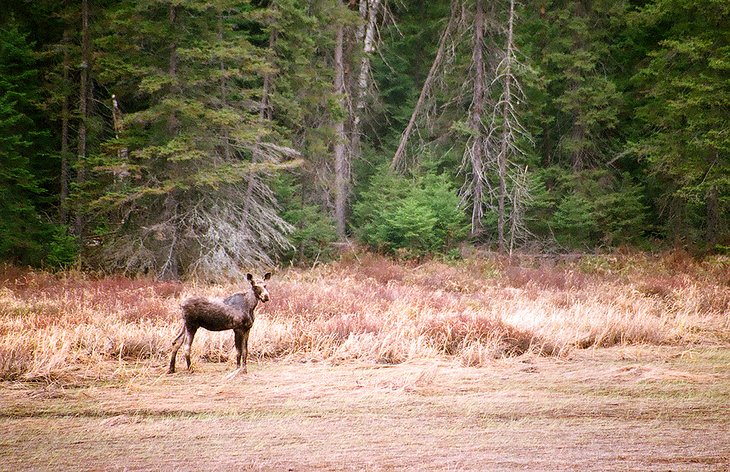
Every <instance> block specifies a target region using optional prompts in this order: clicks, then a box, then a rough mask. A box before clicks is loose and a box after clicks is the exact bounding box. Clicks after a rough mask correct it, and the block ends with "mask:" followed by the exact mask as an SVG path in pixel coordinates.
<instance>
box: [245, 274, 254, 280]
mask: <svg viewBox="0 0 730 472" xmlns="http://www.w3.org/2000/svg"><path fill="white" fill-rule="evenodd" d="M246 280H248V281H249V282H250V281H252V280H253V275H251V274H246Z"/></svg>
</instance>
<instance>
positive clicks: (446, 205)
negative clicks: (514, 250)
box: [354, 172, 467, 259]
mask: <svg viewBox="0 0 730 472" xmlns="http://www.w3.org/2000/svg"><path fill="white" fill-rule="evenodd" d="M354 214H355V221H356V226H357V228H356V235H357V236H358V238H359V239H360V240H361V241H362V242H364V243H365V244H367V245H368V246H370V247H371V248H373V249H376V250H378V251H382V252H386V253H390V254H397V255H399V256H402V257H404V258H407V259H411V258H419V257H423V256H425V255H427V254H431V253H439V254H445V253H447V252H448V250H449V249H450V248H452V247H454V244H455V243H457V242H459V241H461V240H463V239H464V237H465V236H466V234H467V227H466V223H465V216H464V214H463V212H461V211H460V210H459V199H458V196H457V194H456V191H455V190H454V188H453V186H452V184H451V183H450V182H449V180H448V179H447V178H446V176H444V175H434V174H427V175H425V176H423V177H418V178H415V179H408V178H404V177H398V176H394V175H392V174H390V173H388V172H381V173H378V174H376V175H375V176H374V177H373V179H372V180H371V182H370V186H369V188H368V189H367V190H366V191H365V192H363V194H362V195H361V197H360V200H359V202H358V203H357V204H356V205H355V208H354Z"/></svg>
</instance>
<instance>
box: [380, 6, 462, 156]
mask: <svg viewBox="0 0 730 472" xmlns="http://www.w3.org/2000/svg"><path fill="white" fill-rule="evenodd" d="M458 10H459V1H458V0H451V14H450V15H449V21H448V23H447V24H446V28H444V32H443V33H442V34H441V38H440V39H439V46H438V50H437V51H436V57H435V58H434V60H433V63H432V64H431V69H429V71H428V75H427V76H426V80H425V81H424V82H423V87H421V93H420V94H419V95H418V100H417V101H416V106H415V107H414V108H413V113H411V118H410V119H409V120H408V124H407V125H406V129H405V130H403V134H401V137H400V141H399V142H398V148H397V149H396V151H395V154H394V155H393V159H392V160H391V162H390V167H391V169H394V170H403V168H404V167H405V162H404V160H405V151H406V145H407V144H408V139H409V138H410V137H411V133H412V132H413V130H414V128H415V126H416V119H417V118H418V115H419V114H420V113H421V108H422V107H423V105H424V104H425V103H426V97H428V95H429V93H430V92H431V87H432V86H433V82H434V80H435V78H436V73H437V71H438V70H439V67H440V66H441V62H442V61H443V59H444V54H445V53H446V45H447V43H448V40H449V38H450V37H451V33H452V32H453V30H454V28H455V26H456V18H457V12H458Z"/></svg>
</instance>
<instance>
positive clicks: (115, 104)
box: [112, 94, 129, 180]
mask: <svg viewBox="0 0 730 472" xmlns="http://www.w3.org/2000/svg"><path fill="white" fill-rule="evenodd" d="M112 121H113V122H114V136H115V137H116V138H117V139H119V136H121V134H122V133H123V132H124V124H123V123H122V110H121V108H119V101H118V100H117V96H116V95H114V94H112ZM117 157H119V159H120V160H121V161H123V162H122V164H121V168H120V170H118V171H116V172H115V173H114V176H115V177H116V178H118V179H120V180H123V179H125V178H127V177H128V176H129V171H128V168H127V158H128V157H129V149H127V148H120V149H119V150H118V151H117Z"/></svg>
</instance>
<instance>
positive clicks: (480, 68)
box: [470, 0, 485, 235]
mask: <svg viewBox="0 0 730 472" xmlns="http://www.w3.org/2000/svg"><path fill="white" fill-rule="evenodd" d="M475 7H476V12H475V15H474V52H473V54H472V60H473V65H474V69H475V75H474V96H473V99H472V110H471V117H470V127H471V129H472V130H473V132H474V138H473V139H474V143H473V145H472V151H471V170H472V199H473V200H472V213H471V230H472V235H478V234H480V233H481V232H482V216H483V203H484V202H483V201H484V177H485V176H484V167H485V166H484V151H485V149H484V132H483V126H482V115H483V112H484V101H485V80H484V75H485V74H484V10H483V8H482V1H481V0H476V6H475Z"/></svg>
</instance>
